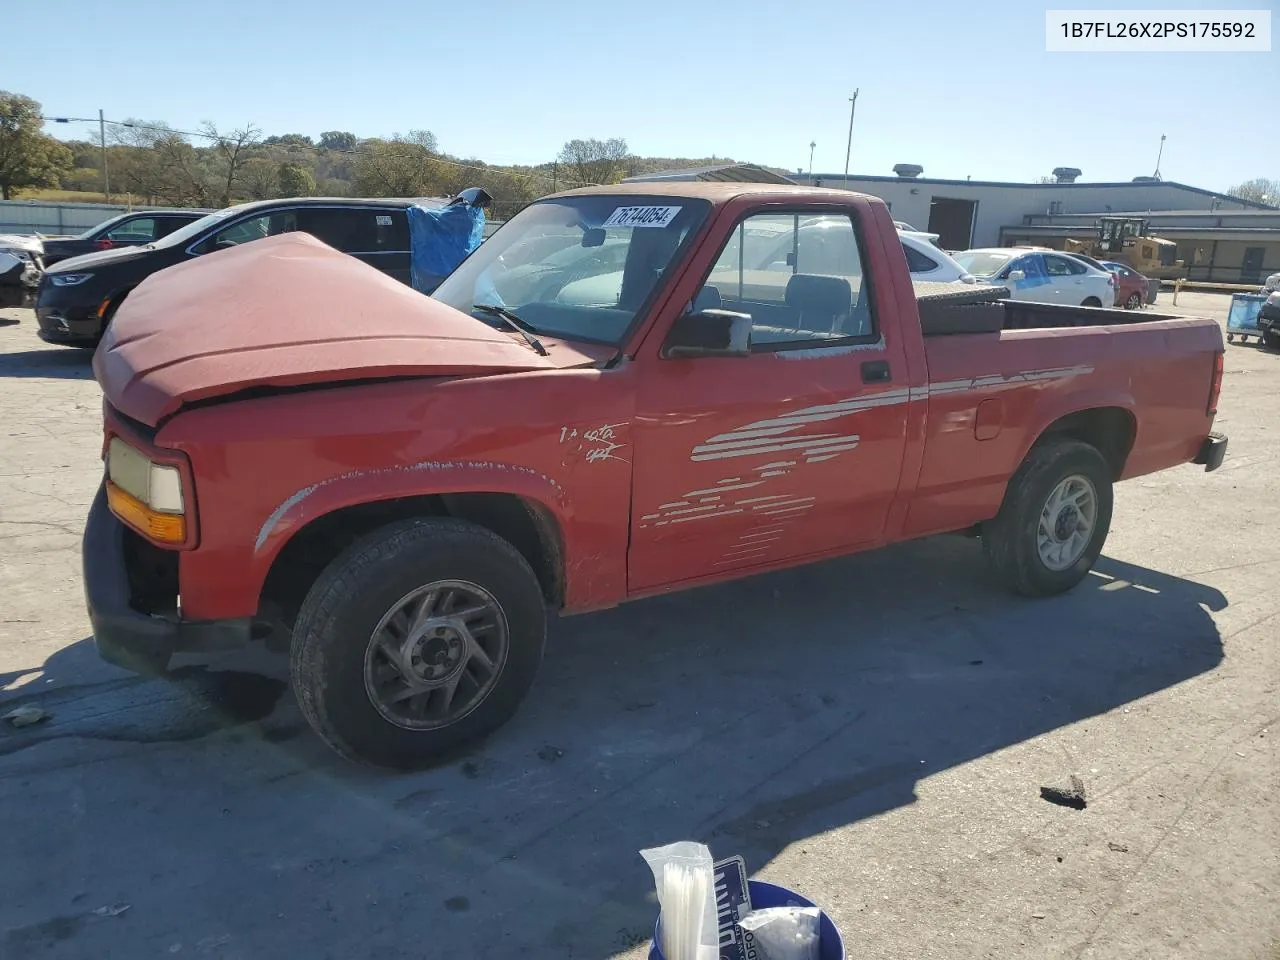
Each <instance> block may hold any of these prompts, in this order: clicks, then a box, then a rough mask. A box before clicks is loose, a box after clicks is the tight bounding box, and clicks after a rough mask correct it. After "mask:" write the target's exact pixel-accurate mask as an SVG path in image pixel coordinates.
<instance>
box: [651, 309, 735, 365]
mask: <svg viewBox="0 0 1280 960" xmlns="http://www.w3.org/2000/svg"><path fill="white" fill-rule="evenodd" d="M662 356H663V358H665V359H678V358H681V357H749V356H751V315H750V314H747V313H735V312H734V311H732V310H699V311H698V312H697V313H686V314H685V315H684V316H682V317H680V318H679V319H677V320H676V322H675V323H674V324H672V325H671V330H670V331H669V332H668V333H667V340H666V343H664V344H663V345H662Z"/></svg>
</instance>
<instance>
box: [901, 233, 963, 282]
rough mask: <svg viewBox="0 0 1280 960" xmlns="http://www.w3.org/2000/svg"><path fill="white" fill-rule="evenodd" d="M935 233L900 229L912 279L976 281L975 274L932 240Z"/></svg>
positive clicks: (903, 249) (903, 250)
mask: <svg viewBox="0 0 1280 960" xmlns="http://www.w3.org/2000/svg"><path fill="white" fill-rule="evenodd" d="M932 236H933V234H928V233H920V232H918V231H912V232H909V231H906V230H899V231H898V240H899V241H901V243H902V252H903V253H904V254H906V257H907V269H908V270H910V271H911V279H912V280H927V281H929V282H930V283H974V282H975V281H974V276H973V274H971V273H970V272H969V271H968V270H966V269H965V268H964V267H962V266H961V265H960V264H958V263H956V261H955V260H954V259H952V258H951V256H949V255H948V254H946V253H944V252H943V251H942V250H940V249H938V248H937V247H936V246H934V244H933V243H932V241H931V239H930V238H931V237H932Z"/></svg>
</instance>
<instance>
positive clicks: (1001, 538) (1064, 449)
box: [982, 439, 1113, 597]
mask: <svg viewBox="0 0 1280 960" xmlns="http://www.w3.org/2000/svg"><path fill="white" fill-rule="evenodd" d="M1111 486H1112V481H1111V467H1110V465H1109V464H1108V463H1107V461H1106V460H1105V459H1104V458H1103V456H1102V454H1101V453H1099V452H1098V450H1097V448H1095V447H1092V446H1090V445H1089V444H1087V443H1082V442H1080V441H1078V440H1067V439H1061V440H1049V441H1045V442H1043V443H1040V444H1038V445H1037V446H1035V447H1033V448H1032V450H1031V452H1030V453H1029V454H1027V458H1026V459H1025V460H1024V461H1023V462H1022V465H1021V466H1020V467H1019V468H1018V470H1017V472H1016V473H1015V474H1014V475H1013V479H1011V480H1010V481H1009V487H1008V489H1007V490H1006V492H1005V497H1004V503H1003V504H1001V506H1000V512H999V513H998V514H997V515H996V518H995V519H994V520H991V521H988V522H987V523H985V524H983V526H982V546H983V551H984V552H985V553H986V555H987V559H988V560H989V561H990V562H991V565H992V567H993V568H994V569H995V571H996V574H997V575H998V576H999V577H1000V578H1001V579H1002V580H1003V581H1004V582H1005V583H1006V584H1007V585H1008V586H1009V587H1010V588H1011V589H1012V590H1013V591H1014V592H1015V593H1019V594H1021V595H1022V596H1026V597H1045V596H1051V595H1053V594H1057V593H1064V592H1066V591H1067V590H1070V589H1071V588H1072V587H1074V586H1076V585H1077V584H1078V583H1079V582H1080V581H1081V580H1083V579H1084V578H1085V576H1087V575H1088V573H1089V571H1090V570H1091V569H1092V568H1093V564H1094V563H1095V562H1096V561H1097V559H1098V556H1099V554H1101V553H1102V546H1103V544H1104V543H1105V542H1106V539H1107V532H1108V530H1110V528H1111V509H1112V503H1113V499H1112V489H1111Z"/></svg>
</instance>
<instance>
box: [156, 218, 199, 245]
mask: <svg viewBox="0 0 1280 960" xmlns="http://www.w3.org/2000/svg"><path fill="white" fill-rule="evenodd" d="M190 222H191V221H190V220H186V219H183V218H180V217H157V218H156V235H155V239H157V240H159V239H160V238H161V237H167V236H168V235H169V234H171V233H173V231H175V230H177V229H178V228H179V227H185V226H186V225H187V224H188V223H190Z"/></svg>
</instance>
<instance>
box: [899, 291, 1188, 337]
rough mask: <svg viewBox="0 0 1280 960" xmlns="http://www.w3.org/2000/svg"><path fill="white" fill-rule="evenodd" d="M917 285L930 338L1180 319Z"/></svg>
mask: <svg viewBox="0 0 1280 960" xmlns="http://www.w3.org/2000/svg"><path fill="white" fill-rule="evenodd" d="M958 286H959V285H958V284H954V283H917V284H915V290H916V302H917V303H918V305H919V309H920V328H921V331H922V332H923V334H924V335H925V336H926V337H942V336H954V335H956V334H966V333H998V332H999V331H1001V330H1031V329H1035V330H1043V329H1056V328H1066V327H1109V326H1120V325H1127V324H1141V323H1152V322H1154V321H1157V320H1173V319H1177V318H1176V317H1175V316H1174V315H1173V314H1168V313H1156V312H1154V311H1150V310H1121V309H1118V308H1116V307H1073V306H1066V305H1059V304H1052V303H1029V302H1027V301H1025V300H1012V299H1010V298H1009V291H1008V290H1007V289H1006V288H1005V287H988V286H981V287H978V286H963V287H960V289H957V287H958Z"/></svg>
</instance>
